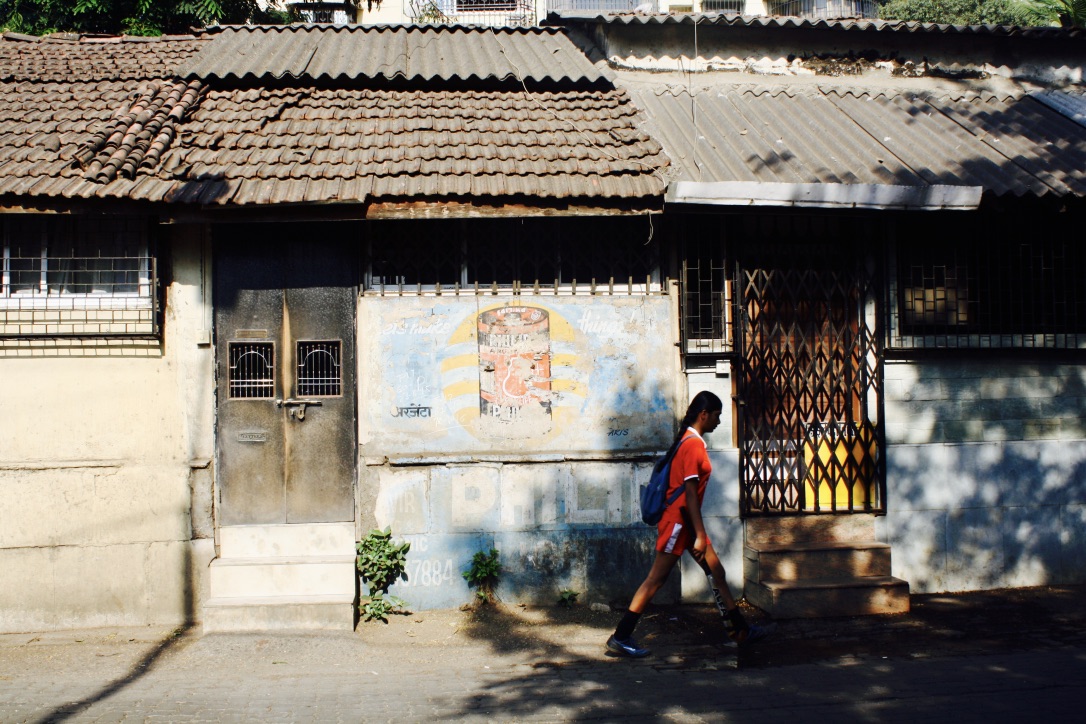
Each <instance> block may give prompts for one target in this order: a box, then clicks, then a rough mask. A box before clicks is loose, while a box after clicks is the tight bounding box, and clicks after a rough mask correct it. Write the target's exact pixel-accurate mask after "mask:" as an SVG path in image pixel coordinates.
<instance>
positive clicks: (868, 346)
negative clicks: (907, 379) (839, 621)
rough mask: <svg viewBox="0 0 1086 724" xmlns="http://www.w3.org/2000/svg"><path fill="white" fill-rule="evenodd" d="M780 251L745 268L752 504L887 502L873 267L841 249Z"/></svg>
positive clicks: (745, 480) (740, 278)
mask: <svg viewBox="0 0 1086 724" xmlns="http://www.w3.org/2000/svg"><path fill="white" fill-rule="evenodd" d="M812 251H814V252H815V253H812ZM776 252H779V253H778V254H777V257H776V258H773V257H772V253H771V254H770V255H763V257H762V258H761V259H759V260H757V261H755V262H754V263H753V264H749V266H748V267H744V266H743V265H740V266H739V268H738V269H737V271H736V288H737V289H738V290H739V294H738V296H739V309H738V310H737V318H738V321H739V324H740V326H741V329H740V334H739V338H740V339H739V341H740V346H741V349H740V375H739V379H738V384H739V397H740V400H741V402H740V410H739V436H740V441H739V446H740V474H741V480H742V484H743V503H742V506H743V512H744V514H745V515H759V514H774V513H790V512H813V513H818V512H853V511H866V512H872V511H881V510H882V506H883V500H884V483H883V480H884V477H885V476H884V471H883V466H884V463H883V456H882V454H881V450H882V440H883V438H882V428H881V425H880V423H879V420H880V409H881V408H880V400H881V395H880V386H881V380H882V369H881V350H880V348H879V330H878V328H877V327H878V314H877V312H878V310H877V308H876V305H877V303H878V301H877V296H876V294H875V285H874V278H873V274H872V273H871V272H869V271H868V270H867V269H866V268H865V267H864V265H863V264H862V263H858V262H857V261H856V259H855V258H854V257H852V255H849V254H848V253H847V252H845V251H844V250H843V249H835V248H833V247H828V246H826V247H821V248H819V249H817V250H813V249H811V248H810V247H804V248H800V247H793V248H790V249H789V248H778V249H776Z"/></svg>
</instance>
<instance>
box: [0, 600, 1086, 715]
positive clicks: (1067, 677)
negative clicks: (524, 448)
mask: <svg viewBox="0 0 1086 724" xmlns="http://www.w3.org/2000/svg"><path fill="white" fill-rule="evenodd" d="M1031 590H1032V591H1033V592H1032V593H1028V594H1021V595H1020V596H1019V597H1018V599H1017V600H1015V601H1011V604H1013V605H1010V604H1007V601H1008V600H1009V598H1008V597H1009V596H1010V595H1011V594H1010V593H1002V594H996V593H992V594H983V595H974V596H972V597H970V596H968V595H966V596H943V597H934V596H928V597H914V613H913V614H909V615H907V616H899V617H881V618H875V619H872V618H867V619H829V620H823V621H821V622H819V621H804V622H799V621H793V622H789V621H785V622H782V624H781V632H780V636H779V637H778V638H777V640H775V641H773V642H769V643H766V644H765V645H762V646H759V647H757V648H756V649H754V650H752V651H750V652H744V653H742V654H738V653H737V651H736V649H734V648H733V647H730V646H724V645H721V644H720V643H719V636H717V635H716V631H715V621H714V619H713V618H712V615H715V614H713V612H712V610H711V609H709V608H703V607H678V608H675V609H656V610H654V611H653V612H652V613H651V615H649V616H647V617H646V620H645V621H644V623H643V625H642V626H641V627H640V629H639V633H640V634H641V635H642V637H643V639H644V641H645V643H646V644H648V645H651V646H652V647H653V648H654V650H655V652H654V656H653V657H651V658H649V659H645V660H640V661H631V660H625V659H616V658H611V657H608V656H606V655H604V651H603V641H604V640H605V639H606V636H607V634H608V633H609V629H610V627H611V626H612V625H613V623H614V619H615V615H614V614H609V613H603V614H595V613H591V612H588V611H585V610H580V611H576V610H575V611H572V612H565V611H562V610H560V609H554V610H550V609H542V610H528V609H520V608H518V607H508V608H497V609H493V610H490V611H487V612H484V613H483V614H482V615H472V614H469V613H462V612H458V611H443V612H423V613H419V614H413V615H410V616H403V617H395V618H393V620H392V622H391V623H390V624H389V625H388V626H383V625H381V624H365V625H362V626H361V627H360V629H359V630H358V631H356V632H354V633H342V634H335V633H310V634H281V635H271V634H243V635H241V634H232V635H228V634H211V635H207V636H201V635H200V633H199V631H198V630H179V631H176V632H173V631H169V630H167V629H161V628H153V627H151V628H140V629H112V630H93V631H69V632H56V633H42V634H7V635H2V636H0V721H3V722H23V721H32V722H40V721H56V722H59V721H76V722H119V721H164V722H173V721H179V722H195V721H214V722H235V721H319V722H324V721H329V722H331V721H347V722H363V721H364V722H371V721H373V722H382V721H390V722H391V721H395V722H413V721H434V720H437V721H451V720H456V721H468V722H480V721H493V720H499V721H556V722H568V721H584V720H601V721H610V720H623V719H628V720H637V721H678V722H687V721H691V722H693V721H714V722H716V721H738V722H748V721H749V722H758V723H759V724H762V723H764V722H777V721H780V722H786V721H787V722H789V724H794V722H796V721H805V720H810V719H815V718H818V719H823V718H825V719H831V720H833V719H836V720H843V721H876V722H877V721H890V722H896V721H909V722H916V721H918V720H921V721H922V720H935V721H954V722H962V721H985V722H995V721H1006V720H1009V719H1011V718H1012V717H1023V718H1025V717H1028V718H1029V719H1030V720H1036V719H1041V718H1052V719H1054V720H1056V721H1068V720H1071V719H1072V717H1074V718H1075V719H1077V717H1078V716H1079V715H1080V713H1079V712H1080V710H1081V709H1082V706H1083V702H1086V615H1084V609H1083V604H1082V603H1080V602H1081V600H1082V599H1081V594H1082V593H1083V592H1084V590H1083V589H1082V588H1081V587H1062V588H1058V589H1041V590H1038V589H1031ZM985 596H987V597H985ZM1001 601H1002V602H1003V604H1000V602H1001ZM1006 605H1010V608H1011V609H1012V610H1013V611H1017V613H1013V615H1014V616H1015V617H1016V618H1018V619H1019V620H1018V621H1011V622H1006V623H1004V622H1005V617H1006V615H1007V613H1008V609H1007V607H1006ZM1001 606H1002V607H1001ZM1016 606H1017V607H1018V608H1015V607H1016ZM1026 611H1034V612H1035V613H1036V614H1037V615H1036V616H1035V617H1034V618H1035V620H1030V619H1028V618H1026V619H1023V618H1022V617H1023V615H1024V614H1025V612H1026ZM710 614H712V615H710ZM1038 622H1039V623H1038ZM1015 623H1018V624H1019V627H1018V629H1015V631H1017V630H1019V629H1021V628H1023V627H1024V628H1025V629H1027V630H1029V631H1032V633H1027V634H1026V635H1021V636H1020V635H1018V634H1017V633H1015V634H1014V635H1010V634H1008V635H1001V633H1000V632H1001V631H1009V630H1011V629H1010V626H1013V625H1014V624H1015ZM880 642H881V643H880ZM948 644H949V645H948Z"/></svg>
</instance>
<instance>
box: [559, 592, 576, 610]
mask: <svg viewBox="0 0 1086 724" xmlns="http://www.w3.org/2000/svg"><path fill="white" fill-rule="evenodd" d="M580 595H581V592H580V591H574V590H573V589H572V588H567V589H565V590H564V591H559V592H558V605H559V606H565V607H566V608H573V606H574V604H576V603H577V597H578V596H580Z"/></svg>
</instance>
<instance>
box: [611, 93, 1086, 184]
mask: <svg viewBox="0 0 1086 724" xmlns="http://www.w3.org/2000/svg"><path fill="white" fill-rule="evenodd" d="M619 85H623V82H622V80H621V79H620V80H619ZM628 89H629V90H630V92H631V95H632V96H633V98H634V102H635V103H637V104H638V105H639V106H640V107H641V108H642V109H644V111H645V112H646V115H647V116H648V117H649V118H651V119H652V121H651V123H650V124H649V127H648V129H647V130H649V132H650V134H651V135H653V136H654V137H655V138H657V139H658V140H659V141H660V142H661V144H662V145H663V146H664V150H665V151H666V152H667V154H668V156H669V157H670V158H671V160H672V164H673V166H672V172H673V174H674V175H675V177H676V179H677V180H679V181H689V182H697V183H720V182H731V183H736V182H743V183H767V184H794V185H803V184H836V185H869V186H870V185H883V186H894V187H925V186H926V187H935V186H957V187H980V188H982V189H983V190H984V192H985V193H987V194H992V195H994V196H1026V195H1031V196H1038V197H1039V196H1047V195H1055V196H1060V197H1062V196H1079V197H1082V196H1086V128H1083V127H1082V126H1081V125H1079V124H1077V123H1076V122H1074V121H1073V120H1072V119H1071V118H1068V117H1066V116H1065V115H1064V114H1062V113H1060V112H1059V111H1057V110H1054V109H1053V108H1050V107H1048V106H1046V105H1044V104H1042V103H1041V102H1039V101H1038V100H1035V99H1033V98H1031V97H1028V96H1022V97H997V96H994V95H979V94H972V95H970V94H965V93H961V94H957V95H952V94H944V95H938V94H907V93H903V92H900V91H870V92H869V91H864V90H862V89H857V88H848V89H837V88H832V87H802V88H790V87H784V88H781V87H769V86H721V87H715V88H709V89H703V90H700V91H695V92H694V93H693V95H691V94H690V93H689V92H688V91H687V90H686V89H685V88H679V89H676V88H674V87H669V86H665V85H662V84H661V85H656V86H652V85H649V86H645V85H631V86H630V87H629V88H628ZM703 191H704V190H703ZM801 192H802V189H801V188H799V187H798V186H797V189H796V193H798V194H800V195H802V193H801ZM775 194H776V192H774V193H770V194H768V196H769V197H773V196H774V195H775ZM861 196H863V194H861ZM673 197H674V195H673Z"/></svg>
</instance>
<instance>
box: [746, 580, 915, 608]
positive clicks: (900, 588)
mask: <svg viewBox="0 0 1086 724" xmlns="http://www.w3.org/2000/svg"><path fill="white" fill-rule="evenodd" d="M743 593H744V596H745V597H746V599H747V601H748V602H749V603H750V604H752V605H754V606H757V607H758V608H760V609H762V610H763V611H766V612H767V613H769V614H770V615H772V616H774V617H776V618H821V617H830V616H866V615H876V614H887V613H907V612H908V610H909V584H908V583H907V582H905V581H903V580H901V579H900V578H894V577H893V576H863V577H841V578H815V579H805V580H799V581H761V582H755V581H751V580H747V581H745V587H744V590H743Z"/></svg>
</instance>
